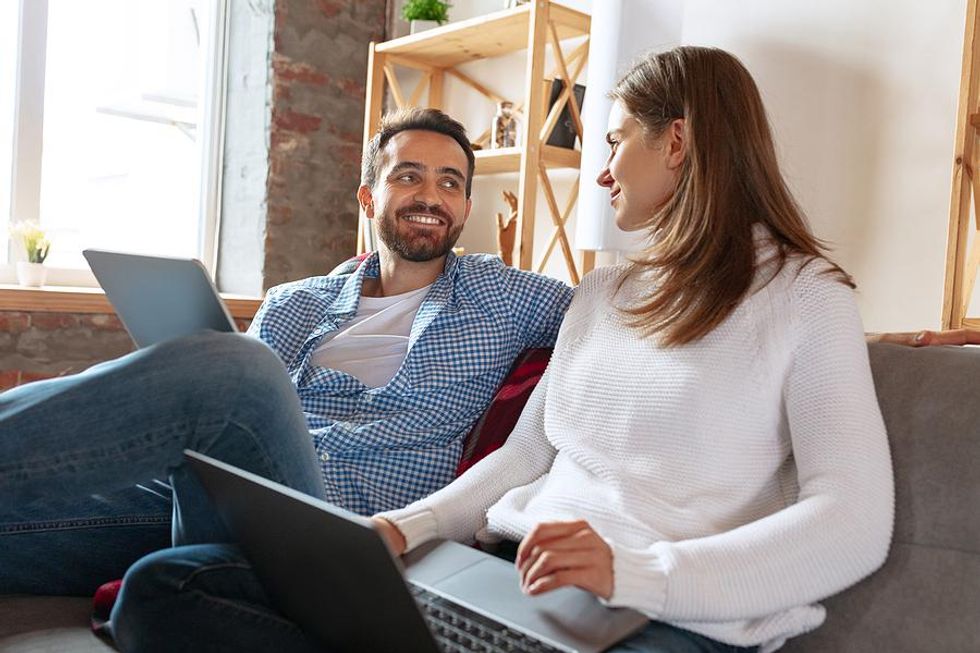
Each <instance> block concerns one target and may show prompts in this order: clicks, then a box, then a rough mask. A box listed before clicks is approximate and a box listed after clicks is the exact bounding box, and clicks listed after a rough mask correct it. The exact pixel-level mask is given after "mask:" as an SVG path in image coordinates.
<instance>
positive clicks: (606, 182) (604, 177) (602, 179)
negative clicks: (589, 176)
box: [595, 167, 613, 188]
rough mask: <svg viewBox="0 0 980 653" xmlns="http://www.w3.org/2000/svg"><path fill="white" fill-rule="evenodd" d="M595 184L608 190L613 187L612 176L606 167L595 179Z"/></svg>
mask: <svg viewBox="0 0 980 653" xmlns="http://www.w3.org/2000/svg"><path fill="white" fill-rule="evenodd" d="M595 182H596V183H597V184H599V185H600V186H602V187H603V188H610V187H611V186H612V185H613V178H612V175H611V174H609V168H608V167H606V168H603V169H602V171H601V172H600V173H599V176H598V177H596V179H595Z"/></svg>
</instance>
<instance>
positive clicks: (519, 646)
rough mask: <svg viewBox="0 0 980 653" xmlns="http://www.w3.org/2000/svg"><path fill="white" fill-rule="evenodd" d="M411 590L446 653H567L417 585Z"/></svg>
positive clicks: (412, 586)
mask: <svg viewBox="0 0 980 653" xmlns="http://www.w3.org/2000/svg"><path fill="white" fill-rule="evenodd" d="M410 587H411V589H412V594H414V595H415V600H416V601H417V602H418V604H419V606H420V607H421V608H422V614H423V615H424V616H425V620H426V622H428V624H429V629H430V630H431V631H432V634H433V635H435V638H436V641H437V642H438V643H439V646H440V647H442V650H443V651H445V652H446V653H456V652H457V651H486V652H487V653H514V652H517V651H519V652H521V653H552V652H554V653H564V652H565V651H566V649H560V648H555V647H554V646H551V645H550V644H545V643H544V642H542V641H541V640H538V639H535V638H534V637H531V636H530V635H525V634H524V633H522V632H519V631H516V630H514V629H513V628H508V627H507V626H505V625H504V624H502V623H500V622H499V621H495V620H493V619H491V618H489V617H485V616H483V615H482V614H479V613H477V612H473V611H472V610H469V609H467V608H464V607H463V606H461V605H459V604H458V603H454V602H453V601H450V600H449V599H447V598H445V597H443V596H439V595H438V594H433V593H432V592H429V591H427V590H425V589H423V588H421V587H419V586H417V585H410Z"/></svg>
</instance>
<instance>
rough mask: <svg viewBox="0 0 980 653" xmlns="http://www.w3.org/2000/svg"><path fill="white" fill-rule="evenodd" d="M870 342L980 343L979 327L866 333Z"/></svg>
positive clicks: (918, 345) (915, 345)
mask: <svg viewBox="0 0 980 653" xmlns="http://www.w3.org/2000/svg"><path fill="white" fill-rule="evenodd" d="M864 338H865V340H867V341H868V342H890V343H892V344H896V345H906V346H909V347H928V346H930V345H980V331H978V330H977V329H948V330H946V331H929V330H924V331H909V332H905V333H866V334H864Z"/></svg>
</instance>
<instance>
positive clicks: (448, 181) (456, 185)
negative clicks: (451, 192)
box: [442, 179, 459, 188]
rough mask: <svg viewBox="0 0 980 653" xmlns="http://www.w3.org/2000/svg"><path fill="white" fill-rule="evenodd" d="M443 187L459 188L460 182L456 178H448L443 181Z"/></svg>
mask: <svg viewBox="0 0 980 653" xmlns="http://www.w3.org/2000/svg"><path fill="white" fill-rule="evenodd" d="M442 186H443V188H459V182H458V181H456V180H455V179H446V180H445V181H443V182H442Z"/></svg>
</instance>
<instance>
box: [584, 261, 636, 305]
mask: <svg viewBox="0 0 980 653" xmlns="http://www.w3.org/2000/svg"><path fill="white" fill-rule="evenodd" d="M629 270H630V265H629V264H628V263H620V264H617V265H603V266H602V267H598V268H595V269H594V270H591V271H589V272H588V273H586V274H585V276H583V277H582V281H581V282H580V283H579V285H578V287H577V288H576V289H575V295H576V297H578V296H582V297H590V296H594V295H602V296H608V294H609V291H610V290H615V289H616V288H618V286H619V284H620V281H621V280H622V279H623V278H624V277H625V276H626V275H627V274H628V273H629Z"/></svg>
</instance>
